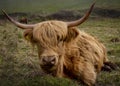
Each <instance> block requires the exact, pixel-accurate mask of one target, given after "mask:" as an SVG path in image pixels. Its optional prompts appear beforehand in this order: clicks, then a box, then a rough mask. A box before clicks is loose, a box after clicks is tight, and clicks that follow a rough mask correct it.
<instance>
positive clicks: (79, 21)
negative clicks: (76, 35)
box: [66, 3, 95, 27]
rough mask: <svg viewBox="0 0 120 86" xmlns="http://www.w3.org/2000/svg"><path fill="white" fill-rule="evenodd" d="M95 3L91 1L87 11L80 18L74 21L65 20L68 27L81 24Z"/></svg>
mask: <svg viewBox="0 0 120 86" xmlns="http://www.w3.org/2000/svg"><path fill="white" fill-rule="evenodd" d="M94 5H95V3H93V4H92V5H91V7H90V9H89V10H88V12H87V13H86V14H85V15H84V16H83V17H82V18H80V19H78V20H76V21H71V22H66V23H67V26H68V27H74V26H78V25H80V24H82V23H83V22H84V21H85V20H87V19H88V17H89V15H90V13H91V12H92V9H93V7H94Z"/></svg>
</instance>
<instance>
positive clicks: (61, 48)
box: [2, 4, 94, 71]
mask: <svg viewBox="0 0 120 86" xmlns="http://www.w3.org/2000/svg"><path fill="white" fill-rule="evenodd" d="M93 7H94V4H92V6H91V7H90V10H89V11H88V12H87V13H86V14H85V15H84V16H83V17H82V18H80V19H78V20H76V21H72V22H63V21H55V20H51V21H44V22H40V23H37V24H22V23H19V22H17V21H15V20H14V19H12V18H11V17H10V16H9V15H8V14H6V12H5V11H3V10H2V12H3V13H4V15H5V16H6V17H7V18H8V20H9V21H11V22H12V23H13V24H15V25H16V26H17V27H19V28H21V29H24V30H25V31H24V37H25V38H26V39H27V40H29V41H30V42H31V43H32V44H35V45H36V46H37V48H38V55H39V58H40V65H41V67H42V68H43V69H44V70H46V71H52V70H55V69H56V67H57V65H58V64H59V60H60V59H61V57H62V56H63V55H64V53H65V45H66V44H69V43H70V42H71V41H73V40H75V39H76V38H77V36H78V35H79V32H78V30H77V29H75V28H74V26H78V25H80V24H81V23H83V22H84V21H85V20H86V19H87V18H88V16H89V15H90V13H91V11H92V9H93Z"/></svg>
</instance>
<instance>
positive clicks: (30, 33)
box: [23, 29, 35, 44]
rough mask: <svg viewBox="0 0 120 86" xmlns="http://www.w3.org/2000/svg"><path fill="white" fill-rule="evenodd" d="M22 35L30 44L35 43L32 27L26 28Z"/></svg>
mask: <svg viewBox="0 0 120 86" xmlns="http://www.w3.org/2000/svg"><path fill="white" fill-rule="evenodd" d="M23 36H24V38H25V39H26V40H27V41H28V42H30V43H32V44H34V43H35V40H34V39H33V29H26V30H25V31H24V33H23Z"/></svg>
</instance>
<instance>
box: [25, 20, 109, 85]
mask: <svg viewBox="0 0 120 86" xmlns="http://www.w3.org/2000/svg"><path fill="white" fill-rule="evenodd" d="M24 36H25V38H27V40H29V41H30V42H31V43H32V44H36V45H37V47H38V54H39V58H40V64H41V67H42V68H43V70H44V71H45V72H47V73H52V74H53V75H54V76H57V77H67V78H74V79H77V80H82V81H83V82H84V83H85V84H87V85H88V86H92V85H94V84H95V81H96V77H97V74H98V73H99V72H100V71H101V68H102V66H104V62H108V59H107V56H106V49H105V47H104V45H103V44H101V43H100V42H98V40H97V39H95V38H94V37H92V36H90V35H88V34H86V33H85V32H82V31H80V30H78V28H76V27H72V28H67V25H66V23H64V22H62V21H45V22H42V23H39V24H37V25H36V26H35V28H34V29H33V30H29V29H26V31H25V33H24ZM51 55H54V56H55V58H56V59H57V60H56V62H55V65H54V67H52V68H45V66H44V65H43V62H42V60H41V59H42V58H43V57H42V56H51Z"/></svg>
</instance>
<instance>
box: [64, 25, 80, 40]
mask: <svg viewBox="0 0 120 86" xmlns="http://www.w3.org/2000/svg"><path fill="white" fill-rule="evenodd" d="M78 35H79V30H78V29H77V28H75V27H71V28H68V33H67V37H66V39H65V41H66V42H70V41H72V40H75V39H76V38H77V36H78Z"/></svg>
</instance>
